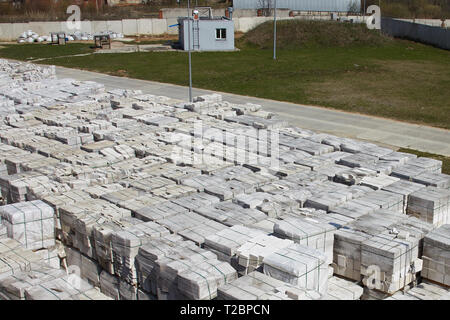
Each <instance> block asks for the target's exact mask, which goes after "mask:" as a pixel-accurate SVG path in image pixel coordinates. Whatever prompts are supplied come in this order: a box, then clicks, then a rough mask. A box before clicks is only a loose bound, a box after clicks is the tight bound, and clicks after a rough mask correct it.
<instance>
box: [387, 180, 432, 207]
mask: <svg viewBox="0 0 450 320" xmlns="http://www.w3.org/2000/svg"><path fill="white" fill-rule="evenodd" d="M424 188H425V186H424V185H421V184H418V183H415V182H411V181H406V180H400V181H397V182H394V183H392V184H390V185H388V186H385V187H383V188H382V190H384V191H389V192H392V193H397V194H401V195H402V196H403V213H406V209H407V207H408V198H409V195H410V194H411V193H413V192H416V191H419V190H422V189H424Z"/></svg>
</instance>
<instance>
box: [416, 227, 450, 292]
mask: <svg viewBox="0 0 450 320" xmlns="http://www.w3.org/2000/svg"><path fill="white" fill-rule="evenodd" d="M422 259H423V270H422V273H421V275H422V277H424V278H426V279H429V280H432V281H434V282H436V283H439V284H443V285H445V286H450V224H445V225H442V226H441V227H439V228H438V229H436V230H434V231H432V232H430V233H429V234H427V235H426V237H425V239H424V246H423V256H422Z"/></svg>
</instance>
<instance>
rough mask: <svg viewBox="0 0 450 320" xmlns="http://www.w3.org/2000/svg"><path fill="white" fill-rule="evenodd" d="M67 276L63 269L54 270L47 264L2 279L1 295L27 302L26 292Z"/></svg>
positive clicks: (8, 298)
mask: <svg viewBox="0 0 450 320" xmlns="http://www.w3.org/2000/svg"><path fill="white" fill-rule="evenodd" d="M65 275H66V272H65V271H64V270H62V269H54V268H51V267H49V266H46V265H45V264H41V265H40V266H39V268H35V269H34V270H32V271H19V272H17V273H15V274H12V275H10V276H8V277H5V278H2V279H0V293H1V296H3V297H4V298H5V299H7V300H25V290H26V289H29V288H32V287H34V286H38V285H40V284H41V283H45V282H48V281H50V280H54V279H56V278H61V277H64V276H65Z"/></svg>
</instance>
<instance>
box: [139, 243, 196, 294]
mask: <svg viewBox="0 0 450 320" xmlns="http://www.w3.org/2000/svg"><path fill="white" fill-rule="evenodd" d="M191 249H193V250H199V249H200V248H198V247H197V246H196V245H195V244H194V243H192V242H191V241H183V238H182V237H181V236H178V237H172V238H171V239H170V241H168V240H167V239H155V240H153V241H151V242H149V243H147V244H144V245H143V246H142V247H140V248H139V251H138V255H137V256H136V260H135V261H136V262H135V263H136V270H137V276H138V283H139V287H140V288H142V289H143V290H144V291H145V292H148V293H150V294H153V295H155V296H156V295H157V287H158V284H157V281H158V277H157V274H158V272H157V266H158V264H157V261H158V259H161V258H164V257H167V256H175V255H178V254H180V252H181V253H182V252H183V251H184V250H187V251H189V250H191Z"/></svg>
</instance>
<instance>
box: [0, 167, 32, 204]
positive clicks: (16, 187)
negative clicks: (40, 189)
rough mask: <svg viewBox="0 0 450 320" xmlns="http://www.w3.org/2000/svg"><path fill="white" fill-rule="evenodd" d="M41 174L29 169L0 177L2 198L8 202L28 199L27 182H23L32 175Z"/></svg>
mask: <svg viewBox="0 0 450 320" xmlns="http://www.w3.org/2000/svg"><path fill="white" fill-rule="evenodd" d="M36 176H40V174H39V173H37V172H33V171H28V172H24V173H18V174H12V175H7V176H2V177H0V188H1V191H2V198H3V199H5V200H6V202H7V203H14V202H23V201H27V192H28V189H27V184H26V183H22V181H26V180H27V179H29V178H31V177H36Z"/></svg>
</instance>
